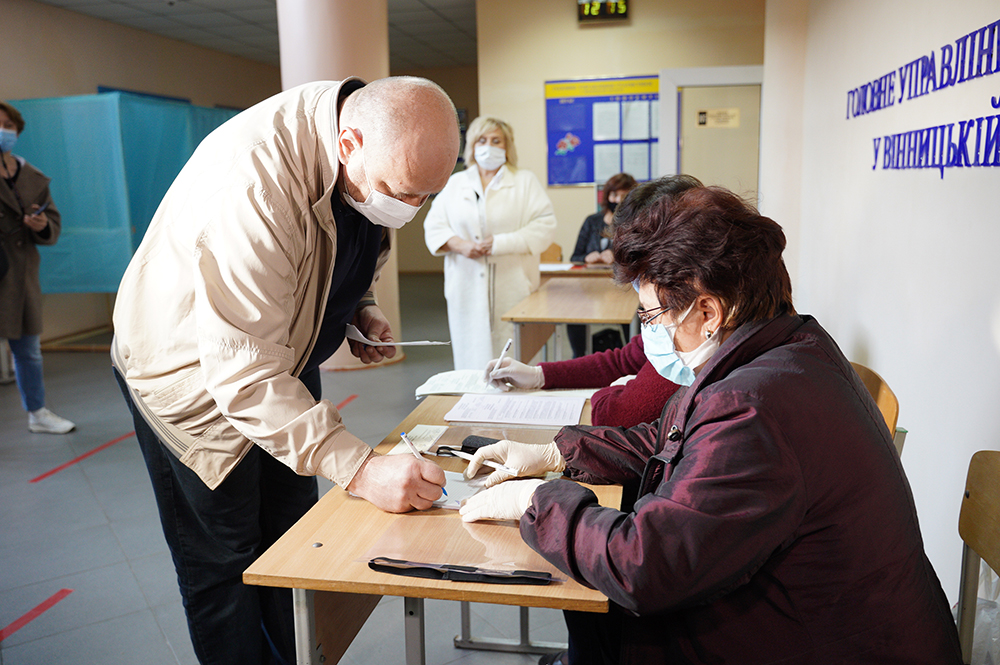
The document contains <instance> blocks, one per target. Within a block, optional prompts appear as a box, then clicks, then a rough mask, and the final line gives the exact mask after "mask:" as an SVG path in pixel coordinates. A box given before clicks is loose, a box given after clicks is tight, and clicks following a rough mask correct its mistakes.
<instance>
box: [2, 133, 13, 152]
mask: <svg viewBox="0 0 1000 665" xmlns="http://www.w3.org/2000/svg"><path fill="white" fill-rule="evenodd" d="M15 145H17V132H15V131H14V130H13V129H0V152H10V151H11V150H13V149H14V146H15Z"/></svg>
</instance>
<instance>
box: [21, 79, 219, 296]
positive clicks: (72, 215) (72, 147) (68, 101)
mask: <svg viewBox="0 0 1000 665" xmlns="http://www.w3.org/2000/svg"><path fill="white" fill-rule="evenodd" d="M11 103H12V104H13V105H14V106H15V107H16V108H17V110H18V111H20V112H21V115H23V116H24V121H25V129H24V132H23V133H22V134H21V136H20V138H19V139H18V143H17V148H16V149H15V154H18V155H20V156H22V157H24V158H25V159H26V160H28V162H30V163H31V164H33V165H34V166H35V167H37V168H38V169H39V170H41V171H42V172H43V173H45V174H46V175H47V176H48V177H49V178H51V179H52V183H51V185H50V189H51V192H52V199H53V201H55V205H56V207H57V208H58V209H59V212H60V213H61V214H62V235H61V236H60V238H59V242H58V243H56V244H55V245H53V246H51V247H39V248H38V249H39V252H40V253H41V254H42V267H41V282H42V291H43V292H44V293H113V292H115V291H117V290H118V283H119V282H120V281H121V278H122V275H123V274H124V273H125V268H126V266H127V265H128V262H129V260H130V259H131V258H132V253H133V252H134V251H135V249H136V247H138V246H139V242H140V241H141V240H142V236H143V234H144V233H145V232H146V228H147V227H148V226H149V222H150V220H151V219H152V218H153V213H154V212H156V207H157V206H158V205H159V204H160V199H162V198H163V195H164V194H165V193H166V191H167V188H168V187H170V183H171V182H173V180H174V178H175V177H176V176H177V174H178V173H179V172H180V170H181V167H182V166H184V163H185V162H186V161H187V160H188V158H189V157H190V156H191V154H192V153H193V152H194V149H195V148H196V147H197V146H198V144H199V143H200V142H201V140H202V139H203V138H205V136H207V135H208V134H209V133H210V132H211V131H212V130H213V129H215V128H216V127H218V126H219V125H221V124H222V123H224V122H225V121H226V120H228V119H229V118H231V117H233V116H234V115H236V113H237V111H234V110H230V109H213V108H205V107H199V106H193V105H191V104H188V103H185V102H181V101H172V100H167V99H161V98H157V97H148V96H144V95H137V94H131V93H126V92H110V93H102V94H97V95H82V96H79V97H58V98H49V99H23V100H18V101H12V102H11Z"/></svg>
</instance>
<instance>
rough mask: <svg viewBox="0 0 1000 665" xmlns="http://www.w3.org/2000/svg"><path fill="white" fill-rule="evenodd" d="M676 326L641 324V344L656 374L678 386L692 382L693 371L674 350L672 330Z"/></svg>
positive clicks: (688, 384)
mask: <svg viewBox="0 0 1000 665" xmlns="http://www.w3.org/2000/svg"><path fill="white" fill-rule="evenodd" d="M676 327H677V326H676V325H671V326H669V327H668V326H664V325H662V324H659V323H654V324H653V325H649V326H643V327H642V346H643V349H644V350H645V352H646V358H647V359H648V360H649V364H650V365H652V366H653V369H655V370H656V373H657V374H659V375H660V376H662V377H663V378H664V379H666V380H667V381H673V382H674V383H676V384H677V385H679V386H690V385H691V384H692V383H694V371H693V370H692V369H691V368H690V367H688V366H687V365H685V364H684V361H683V360H681V359H680V356H678V355H677V352H676V351H675V350H674V335H673V332H674V329H675V328H676Z"/></svg>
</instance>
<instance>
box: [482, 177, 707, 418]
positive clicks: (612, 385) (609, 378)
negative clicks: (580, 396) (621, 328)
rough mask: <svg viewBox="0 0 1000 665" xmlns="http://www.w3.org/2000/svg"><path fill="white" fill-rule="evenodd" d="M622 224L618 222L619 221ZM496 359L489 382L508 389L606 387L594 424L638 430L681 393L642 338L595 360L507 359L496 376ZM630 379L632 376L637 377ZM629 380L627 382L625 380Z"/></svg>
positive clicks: (671, 190) (675, 190) (681, 185)
mask: <svg viewBox="0 0 1000 665" xmlns="http://www.w3.org/2000/svg"><path fill="white" fill-rule="evenodd" d="M701 186H702V184H701V181H700V180H698V179H697V178H695V177H694V176H690V175H683V174H681V175H674V176H668V177H666V178H660V179H659V180H657V181H654V182H651V183H648V184H647V185H645V187H646V188H647V189H648V191H649V193H650V194H649V195H650V197H651V198H654V199H657V200H659V199H661V198H664V197H671V198H672V197H675V196H678V195H679V194H681V193H682V192H685V191H687V190H689V189H691V188H692V187H701ZM615 224H616V225H617V218H616V219H615ZM496 362H497V361H496V360H495V359H494V360H491V361H490V362H489V363H488V364H487V365H486V375H487V380H488V381H491V383H493V384H494V385H496V386H497V387H499V388H503V389H504V390H509V389H510V388H518V389H521V390H540V389H544V390H550V389H556V388H601V390H598V391H597V392H596V393H594V396H593V397H592V398H591V400H590V404H591V422H592V423H593V424H594V425H608V426H611V427H633V426H635V425H638V424H639V423H651V422H653V421H654V420H656V419H657V418H659V417H660V412H661V411H662V410H663V405H664V404H666V403H667V400H668V399H670V396H671V395H673V394H674V392H675V391H676V390H677V384H676V383H673V382H671V381H668V380H666V379H664V378H663V377H661V376H660V375H659V374H657V373H656V370H655V369H653V366H652V365H650V364H649V361H647V360H646V354H645V352H644V351H643V346H642V336H641V335H636V336H635V337H633V338H632V340H631V341H630V342H629V343H628V344H626V345H625V346H624V348H621V349H611V350H608V351H603V352H601V353H593V354H591V355H589V356H583V357H580V358H574V359H573V360H562V361H559V362H552V363H541V364H540V365H538V366H537V367H532V366H530V365H525V364H524V363H520V362H517V361H516V360H513V359H505V360H504V363H503V367H500V368H499V369H497V370H496V372H493V375H492V376H491V374H490V373H491V372H492V371H493V368H494V367H495V366H496ZM633 375H634V378H632V379H628V378H626V377H629V376H633ZM621 379H624V381H621Z"/></svg>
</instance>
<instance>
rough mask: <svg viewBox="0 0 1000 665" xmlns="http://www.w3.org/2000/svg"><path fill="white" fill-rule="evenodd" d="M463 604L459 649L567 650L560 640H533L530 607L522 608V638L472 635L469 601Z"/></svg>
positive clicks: (510, 651)
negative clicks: (512, 638)
mask: <svg viewBox="0 0 1000 665" xmlns="http://www.w3.org/2000/svg"><path fill="white" fill-rule="evenodd" d="M461 605H462V634H461V635H459V636H458V637H456V638H455V639H454V645H455V647H457V648H459V649H475V650H477V651H502V652H504V653H537V654H544V653H559V652H560V651H565V650H566V648H567V645H566V644H560V643H559V642H532V641H531V625H530V622H529V619H528V608H527V607H519V608H518V610H520V617H519V618H520V640H511V639H504V638H490V637H472V627H471V624H472V621H471V615H470V611H469V603H468V601H464V600H463V601H461Z"/></svg>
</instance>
